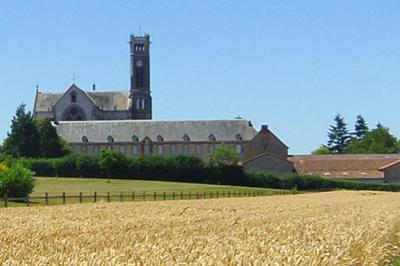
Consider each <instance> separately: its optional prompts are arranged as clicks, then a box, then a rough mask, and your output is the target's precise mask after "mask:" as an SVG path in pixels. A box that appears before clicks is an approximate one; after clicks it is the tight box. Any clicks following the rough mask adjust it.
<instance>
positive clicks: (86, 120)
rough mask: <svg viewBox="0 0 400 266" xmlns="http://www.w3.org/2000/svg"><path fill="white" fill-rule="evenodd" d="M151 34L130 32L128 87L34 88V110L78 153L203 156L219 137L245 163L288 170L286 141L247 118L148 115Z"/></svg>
mask: <svg viewBox="0 0 400 266" xmlns="http://www.w3.org/2000/svg"><path fill="white" fill-rule="evenodd" d="M150 44H151V42H150V36H149V35H144V36H134V35H131V36H130V41H129V45H130V70H131V71H130V89H129V90H122V91H115V90H109V91H97V89H96V87H95V86H94V85H93V87H92V88H91V89H90V90H83V89H81V88H79V86H77V85H76V84H72V85H71V86H70V87H69V88H67V89H66V91H64V92H41V91H38V90H37V91H36V97H35V103H34V109H33V115H34V117H35V118H37V119H51V120H52V121H53V122H54V126H55V127H56V129H57V132H58V134H59V135H60V136H61V137H63V138H64V139H65V140H66V141H67V142H68V143H69V144H70V146H71V147H72V148H73V149H74V150H75V151H76V152H78V153H85V154H88V155H96V154H97V153H98V152H99V151H100V150H102V149H112V150H115V151H118V152H121V153H123V154H125V155H128V156H136V155H140V154H172V155H177V154H193V155H196V156H198V157H200V158H202V159H204V160H208V159H209V156H210V154H211V153H212V152H213V151H214V149H215V148H216V147H217V146H218V145H220V144H221V143H225V144H227V145H228V146H230V147H231V148H232V149H234V150H235V151H236V153H237V154H238V155H240V156H241V158H242V160H243V164H244V166H245V168H247V169H249V170H266V171H270V172H277V173H287V172H291V171H292V169H293V168H292V164H291V163H290V162H289V161H288V160H287V155H288V147H287V146H286V145H285V144H284V143H283V142H282V141H281V140H280V139H279V138H278V137H276V136H275V135H274V134H273V133H272V132H271V131H270V130H269V129H268V127H267V126H262V128H261V130H260V131H257V130H256V129H255V128H254V127H253V125H252V124H251V122H250V121H249V120H246V119H229V120H225V119H217V120H185V121H176V120H170V121H157V120H152V119H153V117H152V97H151V87H150Z"/></svg>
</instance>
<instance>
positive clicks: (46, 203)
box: [44, 192, 49, 206]
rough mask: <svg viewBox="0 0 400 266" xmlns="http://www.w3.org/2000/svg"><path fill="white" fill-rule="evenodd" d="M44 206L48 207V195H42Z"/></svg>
mask: <svg viewBox="0 0 400 266" xmlns="http://www.w3.org/2000/svg"><path fill="white" fill-rule="evenodd" d="M44 204H45V205H46V206H47V205H49V193H47V192H46V193H44Z"/></svg>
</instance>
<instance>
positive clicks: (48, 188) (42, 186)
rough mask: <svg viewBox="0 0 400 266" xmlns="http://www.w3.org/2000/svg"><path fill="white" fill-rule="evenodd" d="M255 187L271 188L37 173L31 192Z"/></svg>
mask: <svg viewBox="0 0 400 266" xmlns="http://www.w3.org/2000/svg"><path fill="white" fill-rule="evenodd" d="M250 190H251V191H254V190H268V189H262V188H250V187H238V186H219V185H207V184H194V183H179V182H161V181H144V180H125V179H111V182H110V183H107V180H106V179H95V178H61V177H58V178H55V177H36V185H35V188H34V191H33V192H32V194H31V196H32V197H35V196H43V195H44V193H45V192H48V193H49V196H60V195H61V194H62V192H65V193H66V194H67V195H68V194H74V195H78V194H79V192H82V193H84V194H91V195H92V194H93V192H95V191H96V192H97V193H103V194H104V193H107V192H110V193H111V194H118V193H121V192H123V193H132V192H137V193H142V192H143V191H146V192H149V193H150V192H177V193H178V192H189V191H190V192H194V193H195V192H217V191H220V192H222V191H250Z"/></svg>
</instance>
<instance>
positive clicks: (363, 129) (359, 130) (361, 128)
mask: <svg viewBox="0 0 400 266" xmlns="http://www.w3.org/2000/svg"><path fill="white" fill-rule="evenodd" d="M368 130H369V128H368V125H367V123H366V122H365V120H364V118H363V117H362V116H361V115H358V116H357V121H356V124H355V133H354V135H355V137H356V138H357V139H358V140H360V139H362V138H363V137H364V136H365V133H367V132H368Z"/></svg>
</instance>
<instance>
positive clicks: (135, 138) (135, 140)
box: [132, 135, 139, 143]
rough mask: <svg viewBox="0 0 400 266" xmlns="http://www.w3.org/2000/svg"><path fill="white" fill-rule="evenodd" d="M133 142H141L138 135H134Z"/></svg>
mask: <svg viewBox="0 0 400 266" xmlns="http://www.w3.org/2000/svg"><path fill="white" fill-rule="evenodd" d="M132 142H133V143H139V138H138V137H137V136H136V135H133V136H132Z"/></svg>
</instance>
